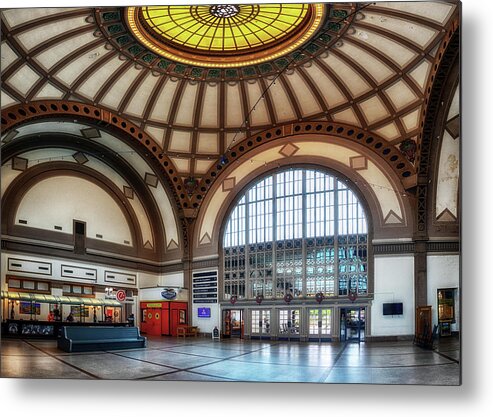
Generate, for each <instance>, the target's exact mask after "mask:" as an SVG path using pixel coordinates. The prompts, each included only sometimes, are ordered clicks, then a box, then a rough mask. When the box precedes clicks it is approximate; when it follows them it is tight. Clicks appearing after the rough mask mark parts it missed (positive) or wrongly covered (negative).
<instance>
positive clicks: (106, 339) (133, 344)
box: [57, 326, 147, 352]
mask: <svg viewBox="0 0 493 417" xmlns="http://www.w3.org/2000/svg"><path fill="white" fill-rule="evenodd" d="M57 346H58V349H61V350H64V351H65V352H89V351H94V350H115V349H134V348H143V347H146V346H147V338H145V337H143V336H141V335H140V332H139V328H138V327H77V326H63V327H62V333H61V336H60V337H59V338H58V340H57Z"/></svg>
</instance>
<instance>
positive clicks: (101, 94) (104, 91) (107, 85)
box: [93, 61, 134, 104]
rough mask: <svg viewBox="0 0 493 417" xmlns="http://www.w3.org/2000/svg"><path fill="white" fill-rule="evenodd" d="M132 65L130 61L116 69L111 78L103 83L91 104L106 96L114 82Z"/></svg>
mask: <svg viewBox="0 0 493 417" xmlns="http://www.w3.org/2000/svg"><path fill="white" fill-rule="evenodd" d="M133 64H134V63H133V62H132V61H128V62H127V63H125V64H123V65H122V66H121V67H120V68H118V69H117V70H116V71H115V72H114V73H113V75H112V76H111V77H109V78H108V79H107V80H106V81H105V83H104V84H103V85H102V86H101V88H100V89H99V91H98V93H97V94H96V95H95V97H94V99H93V102H94V103H96V104H98V103H99V102H101V100H102V99H103V98H104V96H106V94H107V93H108V91H109V90H110V89H111V87H113V85H114V84H115V83H116V81H117V80H118V79H119V78H120V77H121V76H122V74H124V73H125V72H126V71H127V70H128V69H129V68H130V67H131V66H132V65H133Z"/></svg>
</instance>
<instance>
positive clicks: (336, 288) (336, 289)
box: [334, 178, 339, 297]
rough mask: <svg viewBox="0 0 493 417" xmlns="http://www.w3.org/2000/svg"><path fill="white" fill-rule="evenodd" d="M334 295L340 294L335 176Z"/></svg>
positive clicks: (337, 195) (336, 183)
mask: <svg viewBox="0 0 493 417" xmlns="http://www.w3.org/2000/svg"><path fill="white" fill-rule="evenodd" d="M334 270H335V274H334V275H335V276H334V295H335V296H336V297H338V296H339V187H338V180H337V178H334Z"/></svg>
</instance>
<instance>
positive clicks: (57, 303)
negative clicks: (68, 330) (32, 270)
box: [1, 291, 129, 338]
mask: <svg viewBox="0 0 493 417" xmlns="http://www.w3.org/2000/svg"><path fill="white" fill-rule="evenodd" d="M1 298H2V312H3V314H2V317H3V320H2V337H25V338H30V337H36V338H56V337H57V336H58V335H59V332H60V329H61V327H62V326H109V325H110V326H128V325H129V324H128V323H127V321H126V320H123V319H122V317H123V315H122V305H121V304H120V303H119V302H118V301H116V300H113V299H103V298H89V297H88V298H83V297H68V296H55V295H49V294H33V293H27V292H13V291H2V292H1ZM109 318H111V321H110V319H109Z"/></svg>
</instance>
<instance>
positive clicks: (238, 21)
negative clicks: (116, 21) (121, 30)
mask: <svg viewBox="0 0 493 417" xmlns="http://www.w3.org/2000/svg"><path fill="white" fill-rule="evenodd" d="M323 13H324V6H323V5H322V4H224V5H221V4H219V5H194V6H149V7H129V8H128V9H127V21H128V23H129V26H130V28H131V30H132V31H133V33H134V35H135V36H136V37H137V38H138V39H139V40H140V42H142V43H143V44H144V45H145V46H147V47H148V48H150V49H152V50H153V51H154V52H156V53H159V54H160V55H161V56H164V57H167V58H170V59H174V60H176V61H178V62H182V63H186V64H192V65H199V66H206V67H234V66H242V65H249V64H256V63H260V62H263V61H266V60H270V59H273V58H276V57H278V56H281V55H284V54H286V53H288V52H290V51H292V50H294V49H295V48H297V47H299V46H300V45H302V44H303V43H304V42H306V41H307V40H308V39H309V38H310V37H311V36H312V35H313V34H314V33H315V32H316V30H317V29H318V28H319V26H320V23H321V21H322V17H323Z"/></svg>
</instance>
